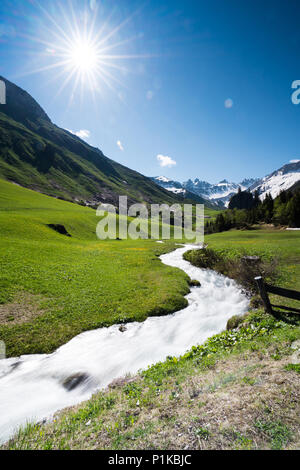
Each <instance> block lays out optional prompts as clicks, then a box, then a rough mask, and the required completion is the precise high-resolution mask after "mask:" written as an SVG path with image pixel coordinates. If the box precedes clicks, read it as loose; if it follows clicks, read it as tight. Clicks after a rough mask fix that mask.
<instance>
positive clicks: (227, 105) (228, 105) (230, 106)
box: [224, 98, 233, 109]
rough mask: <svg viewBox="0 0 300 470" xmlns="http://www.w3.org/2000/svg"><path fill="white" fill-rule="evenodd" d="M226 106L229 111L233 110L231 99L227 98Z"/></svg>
mask: <svg viewBox="0 0 300 470" xmlns="http://www.w3.org/2000/svg"><path fill="white" fill-rule="evenodd" d="M224 106H225V108H227V109H229V108H232V106H233V101H232V99H231V98H227V100H225V101H224Z"/></svg>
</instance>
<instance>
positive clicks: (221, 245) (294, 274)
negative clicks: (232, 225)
mask: <svg viewBox="0 0 300 470" xmlns="http://www.w3.org/2000/svg"><path fill="white" fill-rule="evenodd" d="M205 242H206V243H207V244H208V248H209V249H212V250H213V253H215V255H216V256H217V257H220V258H221V261H223V262H222V263H221V264H225V265H226V260H228V263H227V265H228V266H230V264H231V263H232V262H233V261H237V260H238V259H240V258H241V256H244V255H259V256H260V257H261V259H262V267H263V268H264V265H265V267H267V266H270V265H271V262H272V260H275V263H274V269H275V267H276V269H275V271H276V272H275V271H274V272H275V274H276V280H271V282H270V283H271V284H275V285H278V286H281V287H286V288H289V289H293V290H298V291H300V233H299V232H296V231H295V232H292V231H286V230H279V229H272V228H268V229H267V228H257V229H256V230H245V231H243V230H231V231H228V232H222V233H218V234H212V235H207V236H206V237H205ZM200 254H201V256H202V253H200ZM186 257H187V259H188V260H189V261H190V262H192V263H193V262H195V263H197V252H195V251H194V252H189V253H187V254H186ZM224 260H225V263H224ZM216 264H217V263H216ZM276 264H277V266H276ZM233 268H234V263H233ZM266 271H268V269H266ZM225 274H227V275H229V276H230V275H231V273H230V272H226V273H225ZM269 274H270V273H269ZM271 274H272V273H271ZM256 275H257V274H256ZM233 277H234V276H233ZM253 277H254V276H253ZM236 280H237V281H238V282H239V279H238V278H237V279H236ZM246 287H247V286H246ZM270 299H271V303H272V304H275V305H286V306H290V307H296V308H297V307H298V308H299V305H297V301H293V300H290V299H286V298H284V299H283V298H282V297H279V296H276V295H273V294H271V295H270Z"/></svg>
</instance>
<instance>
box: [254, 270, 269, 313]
mask: <svg viewBox="0 0 300 470" xmlns="http://www.w3.org/2000/svg"><path fill="white" fill-rule="evenodd" d="M254 279H255V281H256V284H257V287H258V290H259V293H260V296H261V298H262V301H263V304H264V307H265V310H266V312H267V313H270V314H271V315H272V314H273V310H272V306H271V303H270V300H269V296H268V293H267V291H266V289H265V283H264V280H263V278H262V277H261V276H258V277H255V278H254Z"/></svg>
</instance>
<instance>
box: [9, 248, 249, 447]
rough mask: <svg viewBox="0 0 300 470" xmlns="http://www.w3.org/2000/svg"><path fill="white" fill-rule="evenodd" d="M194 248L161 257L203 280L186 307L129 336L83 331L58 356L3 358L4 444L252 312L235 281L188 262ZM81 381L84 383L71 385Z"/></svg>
mask: <svg viewBox="0 0 300 470" xmlns="http://www.w3.org/2000/svg"><path fill="white" fill-rule="evenodd" d="M192 248H195V246H192V245H185V246H183V247H181V248H178V249H176V250H175V251H173V252H171V253H168V254H165V255H162V256H161V257H160V258H161V261H162V262H163V263H164V264H166V265H168V266H174V267H177V268H180V269H182V270H183V271H185V272H186V273H187V274H188V275H189V276H190V278H191V279H195V280H198V281H200V283H201V287H192V288H191V292H190V293H189V294H188V295H187V296H186V298H187V300H188V306H187V307H186V308H184V309H182V310H180V311H178V312H176V313H173V314H171V315H166V316H163V317H150V318H147V320H145V321H144V322H142V323H138V322H133V323H129V324H127V325H126V329H125V331H123V332H122V331H120V330H119V328H120V325H113V326H111V327H109V328H100V329H97V330H93V331H87V332H85V333H81V334H80V335H78V336H76V337H75V338H73V339H72V340H71V341H69V342H68V343H67V344H65V345H64V346H61V347H60V348H59V349H57V350H56V351H55V352H54V353H52V354H41V355H27V356H21V357H19V358H9V359H3V360H0V442H2V443H3V442H5V441H6V440H7V439H8V438H9V437H10V436H12V435H13V434H14V432H15V431H16V430H17V429H18V427H20V426H21V425H25V424H26V422H28V421H40V420H42V419H43V418H46V417H50V416H51V415H52V414H53V413H54V412H56V411H58V410H60V409H62V408H65V407H67V406H71V405H75V404H77V403H80V402H82V401H84V400H87V399H88V398H90V397H91V395H92V394H93V393H94V392H95V391H96V390H99V389H101V388H104V387H106V386H107V385H108V384H109V383H110V382H112V380H114V379H116V378H118V377H122V376H124V375H126V374H127V373H132V374H133V373H136V372H137V371H138V370H139V369H144V368H146V367H147V366H148V365H151V364H154V363H156V362H158V361H161V360H164V359H165V358H166V356H178V355H181V354H183V353H184V352H185V351H187V350H188V349H190V348H191V347H192V346H194V345H197V344H201V343H203V342H204V341H205V340H206V339H207V338H208V337H210V336H212V335H214V334H216V333H219V332H220V331H222V330H223V329H224V328H225V327H226V323H227V320H228V319H229V318H230V317H231V316H233V315H242V314H243V313H245V312H246V311H247V309H248V306H249V301H248V299H247V298H246V296H245V295H244V294H243V293H242V291H241V289H240V287H239V286H238V285H237V284H236V282H235V281H233V280H231V279H228V278H226V277H224V276H222V275H220V274H217V273H216V272H214V271H210V270H204V269H200V268H197V267H195V266H192V265H191V264H190V263H189V262H188V261H185V260H184V259H183V253H184V252H185V251H187V250H189V249H192ZM72 377H73V379H70V378H72ZM76 377H79V378H80V377H81V379H82V380H78V384H77V386H74V387H72V384H73V385H76ZM72 380H73V382H72ZM63 384H64V385H63ZM66 384H68V385H69V387H68V388H69V389H68V388H67V387H66ZM70 385H71V386H70ZM70 388H71V389H70Z"/></svg>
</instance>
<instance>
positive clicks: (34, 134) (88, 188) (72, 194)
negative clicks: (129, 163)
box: [0, 77, 211, 207]
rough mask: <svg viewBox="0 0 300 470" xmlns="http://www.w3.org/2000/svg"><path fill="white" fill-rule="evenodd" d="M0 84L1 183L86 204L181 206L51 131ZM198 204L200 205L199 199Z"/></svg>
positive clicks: (25, 97)
mask: <svg viewBox="0 0 300 470" xmlns="http://www.w3.org/2000/svg"><path fill="white" fill-rule="evenodd" d="M0 79H1V80H4V81H5V83H6V88H7V104H6V105H1V109H0V178H4V179H7V180H9V181H13V182H16V183H18V184H20V185H22V186H24V187H27V188H31V189H34V190H36V191H39V192H42V193H45V194H48V195H51V196H60V197H62V198H64V199H67V200H72V201H83V202H84V203H85V202H88V203H89V204H97V203H99V202H100V201H101V202H104V201H105V202H109V203H113V204H115V203H117V202H118V196H119V195H124V196H128V199H129V202H131V203H132V202H137V201H138V202H147V203H150V202H152V203H169V204H172V203H174V202H182V201H183V199H182V197H180V196H176V195H173V194H172V193H170V192H168V191H166V190H165V189H163V188H161V187H159V186H158V185H156V184H155V183H154V182H152V181H151V180H150V178H146V177H145V176H143V175H141V174H140V173H137V172H136V171H133V170H130V169H129V168H126V167H125V166H123V165H120V164H119V163H117V162H114V161H113V160H110V159H109V158H107V157H105V156H104V155H103V153H102V152H101V151H100V150H99V149H97V148H94V147H91V146H90V145H88V144H87V143H86V142H84V141H83V140H81V139H79V138H78V137H76V136H75V135H73V134H71V133H70V132H68V131H66V130H64V129H60V128H59V127H57V126H55V125H54V124H53V123H52V122H51V121H50V119H49V117H48V116H47V115H46V113H45V112H44V111H43V110H42V109H41V107H40V106H39V105H38V103H36V101H35V100H34V99H33V98H32V97H31V96H30V95H29V94H28V93H26V92H25V91H24V90H21V89H20V88H19V87H17V86H16V85H14V84H13V83H11V82H9V81H8V80H5V79H4V78H3V77H0ZM197 202H199V203H204V199H201V198H200V199H199V198H198V199H197ZM206 204H207V205H208V207H211V204H210V203H209V202H208V201H207V202H206Z"/></svg>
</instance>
